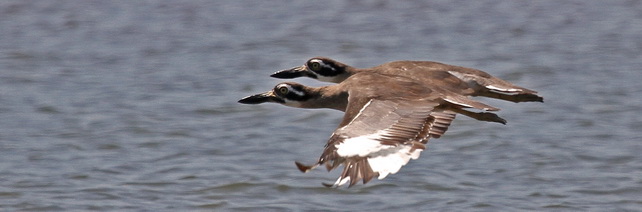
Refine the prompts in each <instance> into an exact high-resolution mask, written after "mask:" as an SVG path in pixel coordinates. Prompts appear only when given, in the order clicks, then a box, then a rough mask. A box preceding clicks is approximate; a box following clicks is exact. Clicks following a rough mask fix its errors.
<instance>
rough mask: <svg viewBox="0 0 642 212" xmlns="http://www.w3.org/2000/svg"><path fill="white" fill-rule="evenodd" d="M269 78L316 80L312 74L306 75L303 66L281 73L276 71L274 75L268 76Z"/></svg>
mask: <svg viewBox="0 0 642 212" xmlns="http://www.w3.org/2000/svg"><path fill="white" fill-rule="evenodd" d="M270 76H271V77H274V78H279V79H292V78H297V77H312V78H316V76H315V75H314V74H310V73H308V71H307V70H306V67H305V65H303V66H298V67H294V68H291V69H286V70H282V71H277V72H275V73H274V74H272V75H270Z"/></svg>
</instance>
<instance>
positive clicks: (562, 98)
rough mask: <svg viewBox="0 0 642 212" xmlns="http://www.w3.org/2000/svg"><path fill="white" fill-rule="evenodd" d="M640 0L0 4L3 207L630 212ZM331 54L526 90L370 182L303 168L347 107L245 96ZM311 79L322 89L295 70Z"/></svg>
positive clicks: (635, 184) (635, 202)
mask: <svg viewBox="0 0 642 212" xmlns="http://www.w3.org/2000/svg"><path fill="white" fill-rule="evenodd" d="M640 11H642V2H641V1H635V0H627V1H564V2H561V1H547V0H545V1H521V2H517V1H498V0H485V1H466V2H454V1H424V2H419V1H416V2H415V1H411V2H405V1H403V2H393V1H340V0H337V1H327V2H323V3H313V2H298V1H261V2H256V1H252V2H249V1H122V2H112V1H2V2H0V28H1V29H2V30H0V209H1V210H7V211H14V210H25V211H69V210H117V211H122V210H150V211H159V210H166V211H177V210H203V211H209V210H217V211H218V210H240V211H259V210H260V211H266V210H267V211H270V210H272V211H299V210H317V211H318V210H337V211H358V210H368V209H369V210H387V211H393V210H394V211H411V210H413V211H416V210H420V211H430V210H446V211H452V210H466V211H468V210H481V211H516V210H537V211H542V210H578V211H585V210H590V211H623V210H632V211H635V210H640V208H642V198H640V197H642V156H641V155H642V154H640V152H642V145H641V144H640V141H641V140H642V136H641V135H640V132H639V131H640V129H642V117H641V116H640V115H639V114H640V112H641V111H642V110H641V107H642V106H641V104H642V97H640V92H641V91H642V85H641V84H640V82H639V81H640V79H642V74H641V73H642V72H641V71H642V70H640V67H642V39H641V38H642V13H640ZM313 56H328V57H332V58H335V59H338V60H340V61H343V62H345V63H348V64H351V65H354V66H357V67H369V66H375V65H378V64H380V63H383V62H388V61H393V60H402V59H415V60H435V61H441V62H446V63H451V64H456V65H463V66H469V67H475V68H479V69H482V70H485V71H488V72H490V73H492V74H494V75H496V76H499V77H502V78H505V79H508V80H510V81H512V82H515V83H516V84H519V85H522V86H525V87H528V88H532V89H535V90H538V91H540V93H541V94H542V95H543V96H544V97H545V101H546V103H544V104H538V103H520V104H513V103H506V102H500V101H495V100H487V101H486V102H487V103H490V104H492V105H495V106H498V107H501V108H502V109H503V110H502V111H500V113H499V114H500V115H501V116H502V117H504V118H506V119H507V120H508V122H509V123H508V125H506V126H502V125H498V124H493V123H481V122H478V121H474V120H471V119H468V118H466V117H461V118H459V119H458V120H456V121H455V123H454V124H453V126H452V127H451V129H450V130H449V132H448V134H447V135H446V136H444V137H442V138H441V139H438V140H433V141H431V143H430V145H429V149H427V150H426V151H425V152H424V153H423V154H422V157H421V158H420V159H419V160H415V161H412V162H411V163H410V164H409V165H407V166H406V167H404V168H403V169H402V170H401V171H400V172H399V173H398V174H395V175H391V176H389V177H387V178H386V179H385V180H383V181H378V180H374V181H373V182H371V183H369V184H367V185H358V186H355V187H352V188H350V189H346V188H340V189H327V188H324V187H323V186H321V184H320V183H321V182H331V181H333V180H335V177H336V176H337V175H338V174H339V173H338V172H337V171H335V172H332V173H326V172H325V171H323V170H321V169H319V170H315V171H313V172H311V173H306V174H303V173H300V172H299V171H298V170H297V169H296V168H295V166H294V164H293V161H295V160H297V161H302V162H306V163H310V162H313V161H315V159H316V158H317V157H318V155H319V154H320V152H321V150H322V148H323V145H324V143H325V141H326V139H327V138H328V137H329V135H330V134H331V132H332V131H333V129H334V128H335V127H336V125H337V123H338V122H339V120H340V119H341V116H342V114H341V113H340V112H336V111H330V110H303V109H295V108H286V107H283V106H280V105H274V104H272V105H259V106H249V105H240V104H237V103H236V101H237V100H238V99H239V98H241V97H243V96H246V95H250V94H254V93H258V92H262V91H265V90H267V89H270V88H271V87H272V86H273V85H275V84H276V83H277V82H279V80H277V79H271V78H269V77H268V75H269V74H270V73H272V72H274V71H277V70H280V69H285V68H290V67H293V66H297V65H300V64H302V63H303V62H304V61H305V60H306V59H308V58H310V57H313ZM296 81H298V82H301V83H304V84H308V85H314V86H318V85H323V83H319V82H315V81H312V80H310V79H298V80H296Z"/></svg>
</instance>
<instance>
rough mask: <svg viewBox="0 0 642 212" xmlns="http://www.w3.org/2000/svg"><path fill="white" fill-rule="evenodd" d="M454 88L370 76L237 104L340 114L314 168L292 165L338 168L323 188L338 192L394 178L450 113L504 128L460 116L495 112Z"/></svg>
mask: <svg viewBox="0 0 642 212" xmlns="http://www.w3.org/2000/svg"><path fill="white" fill-rule="evenodd" d="M321 62H322V61H316V60H314V61H309V62H308V63H307V64H306V65H305V70H300V71H301V72H305V73H308V70H307V69H308V66H312V67H316V68H313V69H315V70H322V69H320V67H321V66H324V65H325V66H328V64H327V63H325V62H324V63H321ZM326 62H327V61H326ZM314 64H316V65H314ZM335 65H336V64H335ZM325 68H328V69H329V67H325ZM335 68H336V67H335ZM300 69H301V68H300ZM434 80H435V81H439V80H438V79H434ZM458 86H466V85H465V84H464V85H461V84H455V85H452V86H451V84H450V83H440V84H439V85H431V84H428V83H424V82H422V81H418V80H416V79H413V78H409V77H405V76H401V75H395V74H388V73H381V72H376V71H374V72H361V73H359V74H352V76H349V77H346V78H345V79H343V80H341V83H339V84H335V85H330V86H323V87H318V88H313V87H307V86H304V85H301V84H298V83H293V82H285V83H280V84H278V85H276V86H275V87H274V89H273V90H271V91H268V92H265V93H261V94H256V95H252V96H248V97H245V98H243V99H241V100H239V102H240V103H244V104H260V103H265V102H275V103H280V104H283V105H286V106H291V107H298V108H331V109H336V110H341V111H345V114H344V116H343V120H342V121H341V123H340V124H339V126H338V128H337V129H336V130H335V131H334V133H333V134H332V136H331V137H330V139H329V140H328V143H327V145H326V146H325V149H324V151H323V153H322V155H321V157H320V158H319V160H318V161H317V163H316V164H314V165H311V166H307V165H303V164H301V163H298V162H297V163H296V165H297V167H298V168H299V169H300V170H301V171H303V172H307V171H309V170H311V169H313V168H315V167H317V166H319V165H325V166H326V168H327V169H328V171H330V170H332V169H334V168H336V167H337V166H340V165H343V166H344V169H343V172H342V173H341V175H340V176H339V178H338V179H337V181H336V182H335V183H334V184H324V185H328V186H341V185H343V184H346V183H348V182H349V185H350V186H352V185H355V184H356V183H357V182H358V181H360V180H363V183H367V182H368V181H370V180H371V179H372V178H374V177H378V178H379V179H383V178H385V177H386V176H387V175H389V174H394V173H397V172H398V171H399V169H400V168H401V167H402V166H404V165H405V164H407V163H408V162H409V160H410V159H417V158H418V157H419V154H420V152H421V151H422V150H424V149H425V144H426V143H427V142H428V139H429V138H431V137H432V138H438V137H440V136H441V135H443V134H444V133H445V132H446V130H447V129H448V127H449V126H450V123H451V122H452V120H453V119H454V118H455V113H461V114H463V115H466V116H470V117H472V118H475V119H478V120H483V121H491V122H499V123H506V121H505V120H504V119H502V118H500V117H498V116H497V115H496V114H494V113H490V112H479V113H476V112H471V111H468V110H465V109H464V108H474V109H479V110H484V111H496V110H499V109H498V108H495V107H492V106H489V105H486V104H484V103H481V102H477V101H474V100H471V99H469V98H468V97H466V96H463V95H462V93H463V92H456V91H458V90H457V88H458Z"/></svg>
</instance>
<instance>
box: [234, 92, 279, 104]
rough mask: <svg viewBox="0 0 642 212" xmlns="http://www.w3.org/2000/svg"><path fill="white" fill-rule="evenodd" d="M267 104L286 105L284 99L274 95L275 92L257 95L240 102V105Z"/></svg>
mask: <svg viewBox="0 0 642 212" xmlns="http://www.w3.org/2000/svg"><path fill="white" fill-rule="evenodd" d="M266 102H276V103H285V101H284V100H283V99H281V98H279V97H278V96H276V95H274V92H273V91H268V92H265V93H261V94H255V95H252V96H248V97H245V98H242V99H241V100H239V103H241V104H253V105H256V104H261V103H266Z"/></svg>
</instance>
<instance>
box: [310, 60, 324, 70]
mask: <svg viewBox="0 0 642 212" xmlns="http://www.w3.org/2000/svg"><path fill="white" fill-rule="evenodd" d="M310 70H312V71H319V70H321V64H320V63H319V62H312V63H310Z"/></svg>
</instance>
